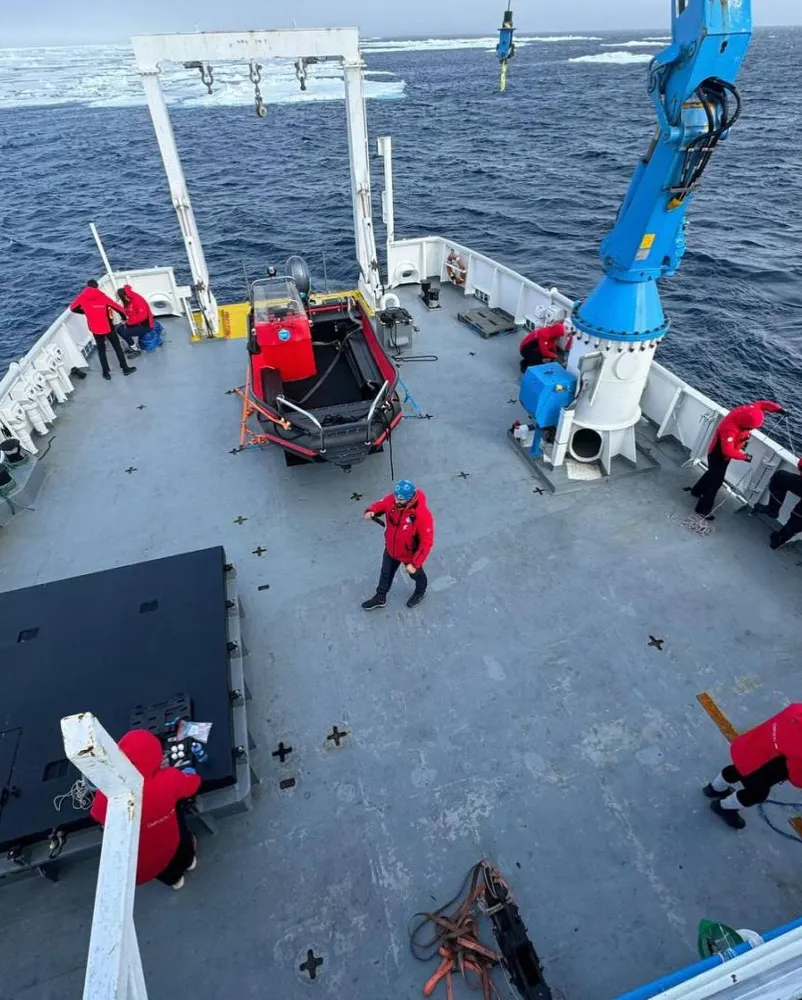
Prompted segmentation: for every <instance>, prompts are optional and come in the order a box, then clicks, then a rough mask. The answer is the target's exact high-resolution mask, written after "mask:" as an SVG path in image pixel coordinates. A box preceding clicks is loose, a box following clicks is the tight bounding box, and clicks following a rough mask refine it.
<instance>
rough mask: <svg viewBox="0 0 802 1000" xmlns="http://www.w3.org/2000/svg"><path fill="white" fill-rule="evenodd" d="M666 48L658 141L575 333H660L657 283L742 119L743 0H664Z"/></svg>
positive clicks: (747, 30) (746, 26)
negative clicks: (668, 11) (722, 145)
mask: <svg viewBox="0 0 802 1000" xmlns="http://www.w3.org/2000/svg"><path fill="white" fill-rule="evenodd" d="M672 6H673V10H672V42H671V44H670V45H669V46H668V47H667V48H666V49H665V50H664V51H662V52H660V53H659V54H658V55H657V56H655V58H654V59H653V60H652V63H651V65H650V67H649V96H650V97H651V99H652V102H653V103H654V106H655V110H656V112H657V119H658V126H657V132H656V134H655V136H654V138H653V140H652V142H651V145H650V147H649V149H648V151H647V153H646V155H645V156H644V157H643V159H642V160H641V161H640V163H639V164H638V166H637V169H636V170H635V175H634V177H633V178H632V181H631V183H630V186H629V190H628V191H627V195H626V198H625V199H624V203H623V205H622V206H621V209H620V211H619V213H618V218H617V220H616V223H615V226H614V227H613V230H612V232H611V233H610V235H609V236H608V237H607V238H606V239H605V240H604V242H603V243H602V245H601V251H600V256H601V258H602V262H603V266H604V271H605V276H604V278H603V279H602V280H601V282H600V283H599V285H598V286H597V287H596V289H595V290H594V291H593V293H592V294H591V295H590V296H589V298H588V299H587V301H586V302H584V303H583V305H582V306H581V308H580V310H579V312H578V313H577V316H576V325H577V327H578V328H580V329H585V330H587V331H588V332H593V333H597V332H603V333H604V335H605V336H614V337H620V338H624V339H627V340H630V339H632V338H635V339H637V338H639V337H644V338H651V337H654V336H655V335H659V333H660V331H662V332H663V333H665V332H667V330H668V326H669V324H668V321H667V320H666V317H665V314H664V312H663V309H662V306H661V303H660V296H659V293H658V291H657V286H656V284H655V282H656V281H657V279H658V278H664V277H668V276H670V275H673V274H674V273H675V272H676V271H677V268H678V267H679V265H680V262H681V260H682V255H683V253H684V251H685V234H684V223H685V218H686V214H687V209H688V205H689V204H690V201H691V199H692V198H693V194H694V191H695V190H696V188H697V186H698V184H699V182H700V181H701V179H702V176H703V174H704V172H705V169H706V167H707V165H708V163H709V161H710V158H711V157H712V155H713V153H714V151H715V149H716V146H717V145H718V143H719V142H721V141H722V140H724V139H726V138H727V136H728V134H729V131H730V129H731V127H732V126H733V125H734V124H735V122H736V120H737V119H738V116H739V114H740V108H741V101H740V97H739V95H738V91H737V90H736V88H735V80H736V77H737V76H738V71H739V70H740V68H741V64H742V63H743V60H744V56H745V55H746V51H747V49H748V47H749V42H750V40H751V35H752V14H751V0H672Z"/></svg>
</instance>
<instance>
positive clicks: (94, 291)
mask: <svg viewBox="0 0 802 1000" xmlns="http://www.w3.org/2000/svg"><path fill="white" fill-rule="evenodd" d="M70 311H71V312H74V313H81V314H83V316H85V317H86V325H87V326H88V327H89V332H90V333H91V334H92V336H93V337H94V338H95V344H96V345H97V356H98V359H99V360H100V370H101V371H102V372H103V378H105V379H110V378H111V372H110V371H109V361H108V358H107V357H106V341H107V340H108V341H109V342H110V343H111V346H112V348H113V349H114V353H115V354H116V355H117V360H118V361H119V362H120V368H121V370H122V373H123V375H133V374H134V372H135V371H136V368H133V367H132V366H131V365H129V364H128V362H127V361H126V360H125V355H124V354H123V349H122V347H121V345H120V338H119V337H118V336H117V331H116V330H115V329H114V325H113V324H112V322H111V315H112V313H114V312H116V313H119V314H120V316H123V317H124V316H125V311H124V309H123V307H122V306H121V305H120V304H119V303H118V302H115V301H114V299H110V298H109V297H108V295H106V294H105V293H104V292H101V290H100V289H99V288H98V284H97V282H96V281H95V279H94V278H90V279H89V281H87V283H86V288H84V290H83V291H82V292H80V294H79V295H77V296H76V297H75V299H74V300H73V301H72V302H71V303H70Z"/></svg>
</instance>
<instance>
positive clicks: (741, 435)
mask: <svg viewBox="0 0 802 1000" xmlns="http://www.w3.org/2000/svg"><path fill="white" fill-rule="evenodd" d="M780 410H782V407H781V406H780V404H779V403H772V402H770V401H769V400H767V399H759V400H758V401H757V402H756V403H749V404H748V405H747V406H737V407H736V408H735V409H734V410H730V412H729V413H728V414H727V416H726V417H724V419H723V420H722V421H721V423H720V424H719V425H718V430H717V431H716V433H715V434H714V435H713V440H712V441H711V442H710V451H712V450H713V449H714V448H715V447H716V442H719V441H720V442H721V452H722V454H723V455H724V457H725V458H730V459H738V460H740V461H742V462H746V461H748V455H747V454H746V452H745V451H744V448H745V447H746V442H747V441H748V440H749V435H750V434H751V432H752V431H756V430H757V429H758V428H759V427H762V426H763V421H764V420H765V419H766V414H767V413H779V412H780Z"/></svg>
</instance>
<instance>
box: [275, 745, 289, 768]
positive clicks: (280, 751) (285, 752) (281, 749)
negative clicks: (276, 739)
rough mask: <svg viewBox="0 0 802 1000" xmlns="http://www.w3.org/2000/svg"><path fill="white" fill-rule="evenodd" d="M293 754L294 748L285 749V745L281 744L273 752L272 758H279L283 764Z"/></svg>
mask: <svg viewBox="0 0 802 1000" xmlns="http://www.w3.org/2000/svg"><path fill="white" fill-rule="evenodd" d="M291 753H292V747H285V746H284V744H283V743H279V745H278V746H277V747H276V749H275V750H274V751H273V754H272V756H273V757H278V759H279V760H280V761H281V763H282V764H283V763H284V761H285V760H286V759H287V758H288V757H289V755H290V754H291Z"/></svg>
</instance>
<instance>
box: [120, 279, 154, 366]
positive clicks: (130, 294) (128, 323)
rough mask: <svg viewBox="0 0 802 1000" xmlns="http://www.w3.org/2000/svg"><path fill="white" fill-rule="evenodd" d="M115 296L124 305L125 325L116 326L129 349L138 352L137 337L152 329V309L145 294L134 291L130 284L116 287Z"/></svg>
mask: <svg viewBox="0 0 802 1000" xmlns="http://www.w3.org/2000/svg"><path fill="white" fill-rule="evenodd" d="M117 297H118V298H119V300H120V302H122V304H123V305H124V306H125V325H124V326H120V327H118V331H119V334H120V336H121V337H122V338H123V340H124V341H125V342H126V344H128V347H129V349H130V350H132V351H134V350H135V351H137V352H139V343H138V338H139V337H141V336H142V334H143V333H148V332H149V331H150V330H152V329H153V324H154V323H155V320H154V318H153V310H152V309H151V308H150V303H149V302H148V300H147V299H146V298H145V296H144V295H140V294H139V292H135V291H134V290H133V288H131V286H130V285H124V286H123V287H122V288H118V289H117ZM134 337H136V338H137V343H136V344H135V343H134Z"/></svg>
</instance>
